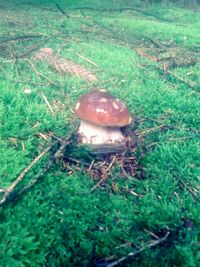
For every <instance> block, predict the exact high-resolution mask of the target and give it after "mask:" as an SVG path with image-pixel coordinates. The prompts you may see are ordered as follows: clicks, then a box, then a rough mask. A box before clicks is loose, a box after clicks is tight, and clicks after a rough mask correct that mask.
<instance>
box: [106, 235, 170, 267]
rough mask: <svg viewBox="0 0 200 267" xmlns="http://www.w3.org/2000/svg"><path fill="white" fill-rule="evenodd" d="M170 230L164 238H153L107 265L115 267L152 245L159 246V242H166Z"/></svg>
mask: <svg viewBox="0 0 200 267" xmlns="http://www.w3.org/2000/svg"><path fill="white" fill-rule="evenodd" d="M169 234H170V233H169V232H167V234H166V235H165V236H164V237H163V238H160V239H156V240H151V241H150V242H148V243H146V244H144V245H142V246H141V247H140V248H139V249H138V250H136V251H135V252H130V253H129V254H128V255H127V256H124V257H121V258H120V259H118V260H116V261H114V262H111V263H109V264H108V265H107V266H106V267H114V266H118V265H120V264H121V263H122V262H124V261H126V260H128V259H130V258H132V257H134V256H136V255H137V254H140V253H141V252H142V251H144V250H146V249H149V248H152V247H155V246H157V245H158V244H160V243H162V242H164V241H165V240H166V239H167V237H168V236H169Z"/></svg>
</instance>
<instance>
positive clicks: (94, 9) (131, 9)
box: [73, 7, 172, 22]
mask: <svg viewBox="0 0 200 267" xmlns="http://www.w3.org/2000/svg"><path fill="white" fill-rule="evenodd" d="M73 10H91V11H97V12H100V13H101V12H124V11H132V12H137V13H141V14H143V15H146V16H150V17H154V18H155V19H157V20H161V21H165V22H172V21H171V20H168V19H163V18H160V17H158V16H156V15H154V14H152V13H149V12H146V11H143V10H140V9H138V8H131V7H125V8H115V9H111V8H110V9H103V8H93V7H77V8H74V9H73Z"/></svg>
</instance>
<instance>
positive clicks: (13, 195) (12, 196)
mask: <svg viewBox="0 0 200 267" xmlns="http://www.w3.org/2000/svg"><path fill="white" fill-rule="evenodd" d="M73 134H74V131H73V133H72V134H71V135H70V136H69V137H68V138H67V139H66V140H63V139H60V138H58V139H57V140H56V141H55V142H53V143H52V144H51V145H49V146H48V147H47V148H46V149H45V150H44V151H42V152H41V153H40V154H39V155H38V156H37V157H36V158H35V159H34V160H33V161H32V162H31V163H30V164H29V165H28V166H27V167H26V168H25V169H24V170H23V171H22V173H21V174H20V175H19V176H18V177H17V179H16V180H15V181H14V182H13V183H12V184H11V186H10V187H9V188H7V189H6V190H5V193H4V195H3V197H2V199H1V200H0V207H1V206H5V205H6V204H9V203H10V202H12V201H14V200H16V199H18V198H19V197H20V196H21V195H22V194H23V193H25V192H27V191H28V190H29V189H30V188H32V187H33V186H34V185H35V184H36V183H37V182H38V181H39V180H40V179H41V177H42V176H43V175H44V174H45V173H46V172H47V171H48V170H49V169H50V167H51V166H52V165H53V164H54V163H55V161H56V160H57V159H58V158H59V157H60V156H61V155H62V153H63V152H64V150H65V148H66V146H67V145H69V144H70V143H71V142H72V140H71V138H72V136H73ZM59 143H60V147H59V148H58V149H57V150H56V152H55V153H54V154H53V155H52V156H51V157H50V159H49V161H48V163H47V164H46V166H45V167H44V168H43V169H42V170H41V171H40V172H39V173H38V175H37V176H36V177H35V179H32V180H31V181H30V182H29V183H28V184H27V185H25V186H24V187H22V188H21V189H15V188H16V186H17V185H18V184H19V183H20V182H21V181H22V180H23V179H24V177H25V175H26V174H27V173H28V172H29V171H30V169H31V168H32V167H33V166H34V165H35V164H36V163H37V162H38V161H39V160H40V159H41V158H42V157H43V156H44V155H45V154H46V153H47V152H49V151H50V150H51V149H52V148H53V147H54V146H55V145H56V144H59Z"/></svg>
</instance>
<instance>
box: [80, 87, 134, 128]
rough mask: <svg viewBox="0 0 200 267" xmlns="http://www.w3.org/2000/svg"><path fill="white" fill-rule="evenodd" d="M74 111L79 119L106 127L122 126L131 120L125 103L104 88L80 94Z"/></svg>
mask: <svg viewBox="0 0 200 267" xmlns="http://www.w3.org/2000/svg"><path fill="white" fill-rule="evenodd" d="M75 113H76V115H77V117H78V118H79V119H81V120H85V121H88V122H91V123H94V124H96V125H100V126H108V127H124V126H127V125H129V124H130V123H131V120H132V117H131V115H130V113H129V111H128V109H127V108H126V106H125V104H124V103H123V102H122V101H121V100H119V99H118V98H116V97H114V96H113V95H111V94H110V93H109V92H106V91H105V90H97V91H93V92H90V93H88V94H86V95H83V96H81V97H80V98H79V100H78V102H77V104H76V107H75Z"/></svg>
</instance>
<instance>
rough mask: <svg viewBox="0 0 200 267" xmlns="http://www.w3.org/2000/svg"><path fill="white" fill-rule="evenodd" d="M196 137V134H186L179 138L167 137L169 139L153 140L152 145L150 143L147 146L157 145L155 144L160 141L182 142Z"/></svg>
mask: <svg viewBox="0 0 200 267" xmlns="http://www.w3.org/2000/svg"><path fill="white" fill-rule="evenodd" d="M197 136H199V135H198V134H197ZM194 137H195V136H184V137H179V138H169V139H167V140H163V141H158V142H153V143H151V144H150V145H148V146H147V147H146V148H147V149H148V148H150V147H152V146H155V145H157V144H159V143H161V142H163V143H167V142H176V141H178V142H181V141H184V140H189V139H193V138H194Z"/></svg>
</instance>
